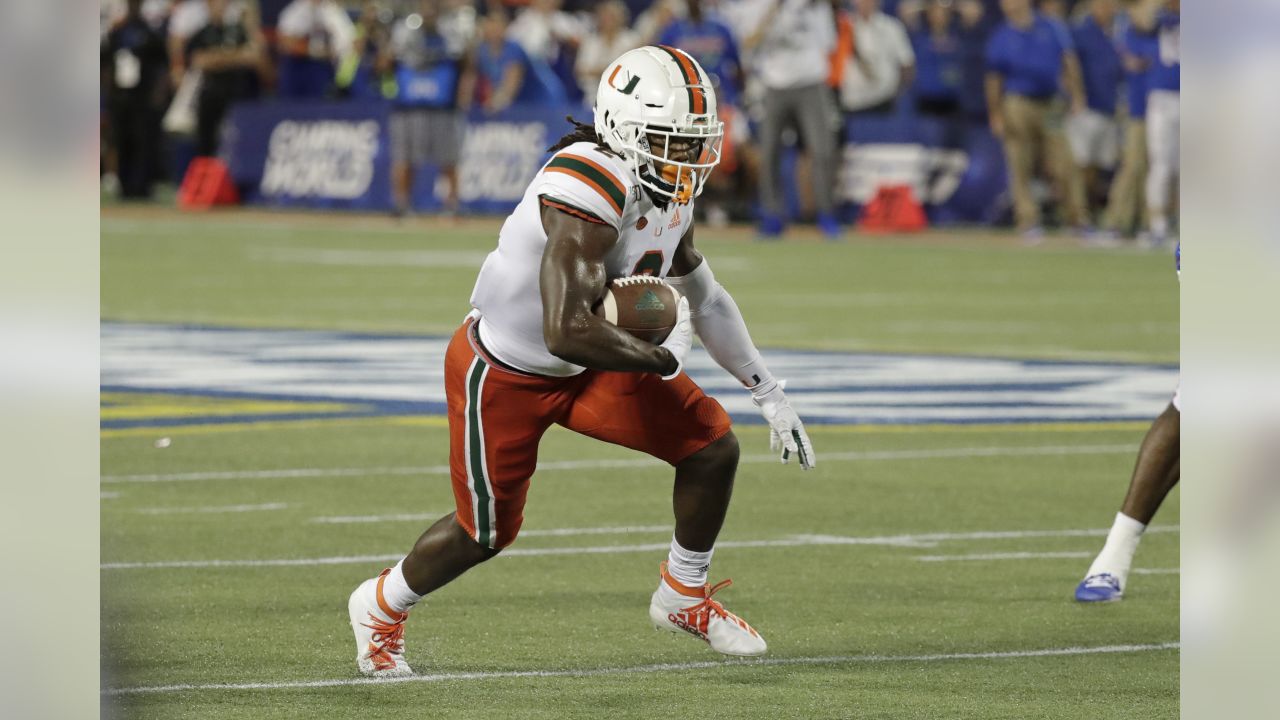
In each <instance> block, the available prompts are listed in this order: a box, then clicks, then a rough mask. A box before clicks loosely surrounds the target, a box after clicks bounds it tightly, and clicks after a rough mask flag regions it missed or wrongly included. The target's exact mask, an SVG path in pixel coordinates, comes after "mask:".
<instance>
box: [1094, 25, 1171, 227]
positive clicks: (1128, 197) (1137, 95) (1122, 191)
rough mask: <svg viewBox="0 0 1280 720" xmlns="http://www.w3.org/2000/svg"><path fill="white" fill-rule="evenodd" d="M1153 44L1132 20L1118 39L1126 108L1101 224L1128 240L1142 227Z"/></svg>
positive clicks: (1153, 38) (1152, 37)
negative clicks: (1115, 168) (1116, 163)
mask: <svg viewBox="0 0 1280 720" xmlns="http://www.w3.org/2000/svg"><path fill="white" fill-rule="evenodd" d="M1157 42H1158V41H1157V39H1156V35H1155V33H1154V32H1150V31H1147V30H1143V29H1142V28H1140V27H1138V24H1137V23H1136V22H1134V21H1133V20H1132V19H1131V20H1130V22H1129V25H1128V27H1126V28H1125V30H1124V33H1123V35H1122V37H1121V55H1120V58H1121V61H1122V63H1123V64H1124V78H1125V80H1124V82H1125V106H1126V108H1125V110H1126V112H1125V116H1126V117H1125V121H1124V143H1123V148H1124V152H1123V154H1122V155H1121V157H1120V169H1119V170H1118V171H1117V172H1116V176H1115V178H1114V179H1113V180H1112V181H1111V192H1110V194H1109V195H1108V197H1107V211H1106V213H1105V214H1104V215H1103V221H1102V225H1103V228H1104V229H1105V230H1107V231H1108V232H1110V233H1114V234H1117V235H1124V236H1131V235H1132V234H1133V233H1134V232H1136V231H1137V230H1138V228H1140V227H1144V226H1145V225H1146V223H1145V221H1144V218H1145V216H1146V203H1145V202H1144V201H1143V192H1142V188H1143V187H1144V186H1145V185H1146V178H1147V120H1146V117H1147V71H1148V70H1150V68H1151V62H1150V60H1149V59H1148V58H1149V57H1150V56H1151V55H1152V54H1153V53H1154V49H1155V46H1156V44H1157Z"/></svg>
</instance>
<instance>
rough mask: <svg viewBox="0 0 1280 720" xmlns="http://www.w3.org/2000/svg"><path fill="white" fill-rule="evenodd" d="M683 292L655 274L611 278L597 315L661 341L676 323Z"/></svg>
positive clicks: (620, 326) (639, 334) (642, 337)
mask: <svg viewBox="0 0 1280 720" xmlns="http://www.w3.org/2000/svg"><path fill="white" fill-rule="evenodd" d="M679 301H680V293H678V292H676V289H675V288H673V287H671V286H670V285H668V284H667V283H665V282H663V281H662V280H661V279H659V278H656V277H653V276H651V275H631V276H629V277H621V278H615V279H613V280H610V281H609V287H608V288H606V289H605V292H604V297H603V298H602V299H601V300H600V302H599V303H598V304H597V305H596V306H595V308H594V311H595V314H596V315H598V316H600V317H601V318H604V320H605V321H606V322H610V323H613V324H614V325H617V326H618V327H619V328H621V329H623V330H626V331H627V332H629V333H631V334H632V335H634V336H636V337H637V338H639V339H641V340H644V341H645V342H651V343H654V344H658V343H661V342H662V341H663V340H666V339H667V335H670V334H671V329H672V328H674V327H675V325H676V303H678V302H679Z"/></svg>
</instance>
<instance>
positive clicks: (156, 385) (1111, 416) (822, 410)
mask: <svg viewBox="0 0 1280 720" xmlns="http://www.w3.org/2000/svg"><path fill="white" fill-rule="evenodd" d="M641 304H642V305H643V304H644V303H643V302H642V303H641ZM448 344H449V339H448V338H447V337H412V336H379V335H355V334H346V333H335V332H315V331H308V330H248V329H245V330H241V329H207V328H183V327H177V326H171V325H135V324H128V323H106V324H104V325H103V326H102V388H103V392H104V393H105V394H108V395H109V396H112V397H117V398H118V397H119V394H120V393H140V394H141V395H140V397H144V396H147V395H151V396H154V395H157V394H165V393H172V394H176V395H181V396H186V397H192V396H195V397H203V398H215V399H220V400H227V401H232V400H234V401H236V402H238V403H242V404H249V405H253V406H254V407H259V406H261V409H262V411H263V412H274V413H276V415H277V417H275V418H274V419H277V420H289V419H300V418H303V417H307V416H314V414H315V413H316V412H321V411H322V410H323V412H326V413H329V414H331V416H349V417H359V416H372V415H443V414H444V413H445V410H446V403H445V394H444V371H443V368H444V353H445V349H446V348H447V347H448ZM766 354H767V355H768V357H769V367H770V368H771V369H772V370H773V371H774V372H775V373H777V374H778V376H779V377H785V378H787V379H788V380H789V381H790V384H789V385H788V387H787V394H788V395H789V396H790V397H791V400H792V402H793V403H794V404H795V406H796V407H797V408H799V409H800V414H801V416H802V417H803V418H804V420H805V422H806V423H811V424H815V425H819V424H837V425H917V424H961V425H963V424H1016V423H1095V422H1138V421H1142V422H1145V423H1149V422H1150V421H1151V418H1152V417H1155V416H1156V415H1157V414H1159V412H1160V410H1161V409H1162V408H1164V407H1165V406H1166V405H1167V404H1168V403H1169V398H1170V396H1171V395H1172V394H1173V389H1174V387H1175V385H1176V384H1177V381H1178V370H1177V368H1176V367H1171V366H1164V365H1136V364H1128V363H1106V362H1069V361H1061V362H1059V361H1050V360H1018V359H1012V358H982V357H959V356H956V357H949V356H939V355H888V354H877V353H846V352H803V351H789V350H778V349H770V350H768V351H767V352H766ZM685 369H686V370H687V371H688V373H689V376H690V377H691V378H693V380H694V382H696V383H698V384H699V385H700V386H701V387H702V388H703V389H704V390H706V391H707V393H708V394H710V395H711V396H712V397H714V398H715V399H716V400H718V401H719V402H720V404H721V405H723V406H724V408H725V410H727V411H728V412H729V414H730V415H731V416H732V417H733V420H734V422H741V423H752V424H759V423H761V422H762V419H761V417H760V411H759V409H758V408H756V407H755V406H754V405H753V404H752V402H751V395H750V394H749V393H745V392H743V391H742V386H741V385H740V384H739V383H738V381H737V380H736V379H734V378H733V377H731V376H730V375H729V374H728V373H726V372H724V371H723V370H722V369H720V367H719V366H718V365H716V363H715V361H713V360H712V359H711V357H710V356H708V355H707V353H706V352H705V351H703V350H702V349H701V348H696V349H694V350H693V352H691V353H690V354H689V356H688V358H687V359H686V363H685ZM270 403H277V404H279V403H286V404H288V406H289V408H290V409H288V410H287V411H286V410H281V409H279V407H282V406H279V405H276V406H271V407H268V405H269V404H270ZM272 407H275V408H277V409H275V410H272ZM324 408H327V409H324ZM103 419H104V422H103V425H104V427H132V426H138V425H143V426H152V427H154V426H162V425H173V424H179V423H181V424H192V423H199V424H212V423H217V422H236V421H239V422H244V421H259V420H263V419H267V418H264V417H261V416H258V417H242V418H237V417H235V416H234V415H230V414H224V415H217V414H216V413H210V414H209V416H208V417H194V416H183V417H181V418H174V417H172V416H170V417H167V418H166V417H161V416H157V417H154V418H148V417H144V416H142V415H140V414H138V413H136V412H133V411H132V410H130V412H126V413H122V414H121V415H120V416H119V417H116V418H111V417H109V415H108V414H107V413H104V416H103Z"/></svg>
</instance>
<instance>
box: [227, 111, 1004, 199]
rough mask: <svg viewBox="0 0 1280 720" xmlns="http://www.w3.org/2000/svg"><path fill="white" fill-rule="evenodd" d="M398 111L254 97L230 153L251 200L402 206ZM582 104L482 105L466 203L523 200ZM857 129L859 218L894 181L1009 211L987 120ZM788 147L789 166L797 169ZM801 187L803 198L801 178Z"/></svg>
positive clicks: (420, 183)
mask: <svg viewBox="0 0 1280 720" xmlns="http://www.w3.org/2000/svg"><path fill="white" fill-rule="evenodd" d="M391 112H392V109H391V106H390V105H389V104H386V103H379V102H347V103H337V102H319V101H316V102H301V101H296V102H262V103H246V104H243V105H240V106H237V107H236V108H235V109H234V110H233V111H232V113H231V116H230V118H229V124H228V126H227V128H226V133H225V139H224V143H223V150H222V156H223V158H224V160H226V161H227V164H228V166H229V167H230V169H231V175H232V178H233V179H234V181H235V182H236V184H237V185H238V186H239V187H240V190H241V192H242V195H243V196H244V197H245V198H246V200H247V201H248V202H250V203H254V204H261V205H276V206H286V207H314V208H327V209H350V210H366V211H379V210H390V209H391V207H392V200H391V182H390V175H391V158H390V144H389V142H388V124H389V119H390V114H391ZM570 114H572V115H575V116H576V117H579V118H581V119H588V118H590V109H588V108H583V107H578V106H559V107H555V108H549V107H546V106H537V107H532V106H531V107H515V108H510V109H508V110H506V111H504V112H501V113H498V114H495V115H486V114H485V113H483V112H482V111H480V110H479V109H477V110H474V111H472V112H471V114H470V115H469V116H468V117H467V121H466V123H465V130H464V133H463V138H462V147H461V148H460V153H459V164H458V180H459V198H460V201H461V209H462V211H463V212H467V213H479V214H502V213H506V212H509V211H510V210H511V209H512V208H513V207H515V205H516V203H518V202H519V201H520V198H521V196H522V195H523V194H524V191H525V188H526V186H527V184H528V182H529V179H530V178H531V177H533V174H534V173H535V172H537V170H538V168H539V167H540V166H541V165H542V163H543V162H545V161H546V158H547V153H546V149H547V147H548V146H550V145H551V144H552V143H554V142H555V141H556V140H558V139H559V138H560V137H561V136H562V135H564V134H565V133H567V132H569V130H571V129H572V127H571V126H570V125H569V123H567V122H566V121H565V116H566V115H570ZM845 131H846V132H845V144H844V147H843V149H842V162H841V167H840V171H839V177H838V179H837V193H836V197H837V200H838V201H839V202H840V203H841V204H842V205H843V207H845V208H846V211H847V212H846V214H847V216H849V217H850V218H852V217H854V216H856V213H857V212H858V210H859V208H860V206H861V205H863V204H865V203H866V202H868V201H869V200H870V199H871V198H872V197H873V196H874V195H875V192H876V189H877V188H878V187H880V186H882V185H909V186H911V188H912V189H913V190H914V191H915V194H916V197H917V198H919V199H920V200H921V202H923V203H924V204H925V207H926V209H927V211H928V213H929V217H930V219H931V220H932V221H933V222H935V223H939V224H946V223H951V222H970V223H994V222H997V221H999V220H1001V219H1002V218H1003V217H1004V216H1005V215H1007V213H1008V199H1007V197H1006V195H1007V193H1006V192H1005V191H1006V188H1007V179H1006V174H1005V165H1004V157H1003V153H1002V151H1001V147H1000V143H999V141H997V140H996V138H994V137H993V136H992V135H991V133H990V131H988V130H987V128H986V127H985V126H983V125H981V124H963V123H947V122H942V121H939V120H935V119H931V118H920V117H912V116H902V115H898V116H888V117H867V118H864V117H854V118H851V119H849V120H848V121H847V122H846V127H845ZM787 155H788V157H787V158H786V160H784V168H783V171H784V173H786V174H790V171H791V170H792V166H793V163H792V162H791V157H790V155H791V153H787ZM788 185H790V183H789V184H788ZM789 192H790V194H791V195H792V196H793V197H792V198H791V202H790V204H791V205H792V207H793V208H794V207H795V205H796V199H795V198H794V188H789ZM446 194H447V184H446V182H445V179H444V177H443V176H442V174H441V173H440V172H439V168H437V167H434V166H431V165H427V166H424V167H421V168H419V169H418V171H417V174H416V176H415V182H414V192H413V195H414V197H413V204H414V207H415V208H416V209H418V210H421V211H424V212H431V211H434V210H438V209H440V208H441V207H442V205H443V199H444V198H445V197H446Z"/></svg>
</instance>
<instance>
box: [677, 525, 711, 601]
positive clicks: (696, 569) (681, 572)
mask: <svg viewBox="0 0 1280 720" xmlns="http://www.w3.org/2000/svg"><path fill="white" fill-rule="evenodd" d="M715 551H716V549H715V548H711V549H710V550H708V551H706V552H695V551H693V550H686V549H685V548H683V547H681V546H680V543H678V542H676V538H675V536H674V535H673V536H672V537H671V552H670V553H668V554H667V572H668V573H670V574H671V577H673V578H675V579H676V580H677V581H678V582H679V583H680V584H681V585H684V586H686V587H691V588H700V587H702V586H703V585H706V584H707V569H708V568H710V567H711V554H712V553H714V552H715Z"/></svg>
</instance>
